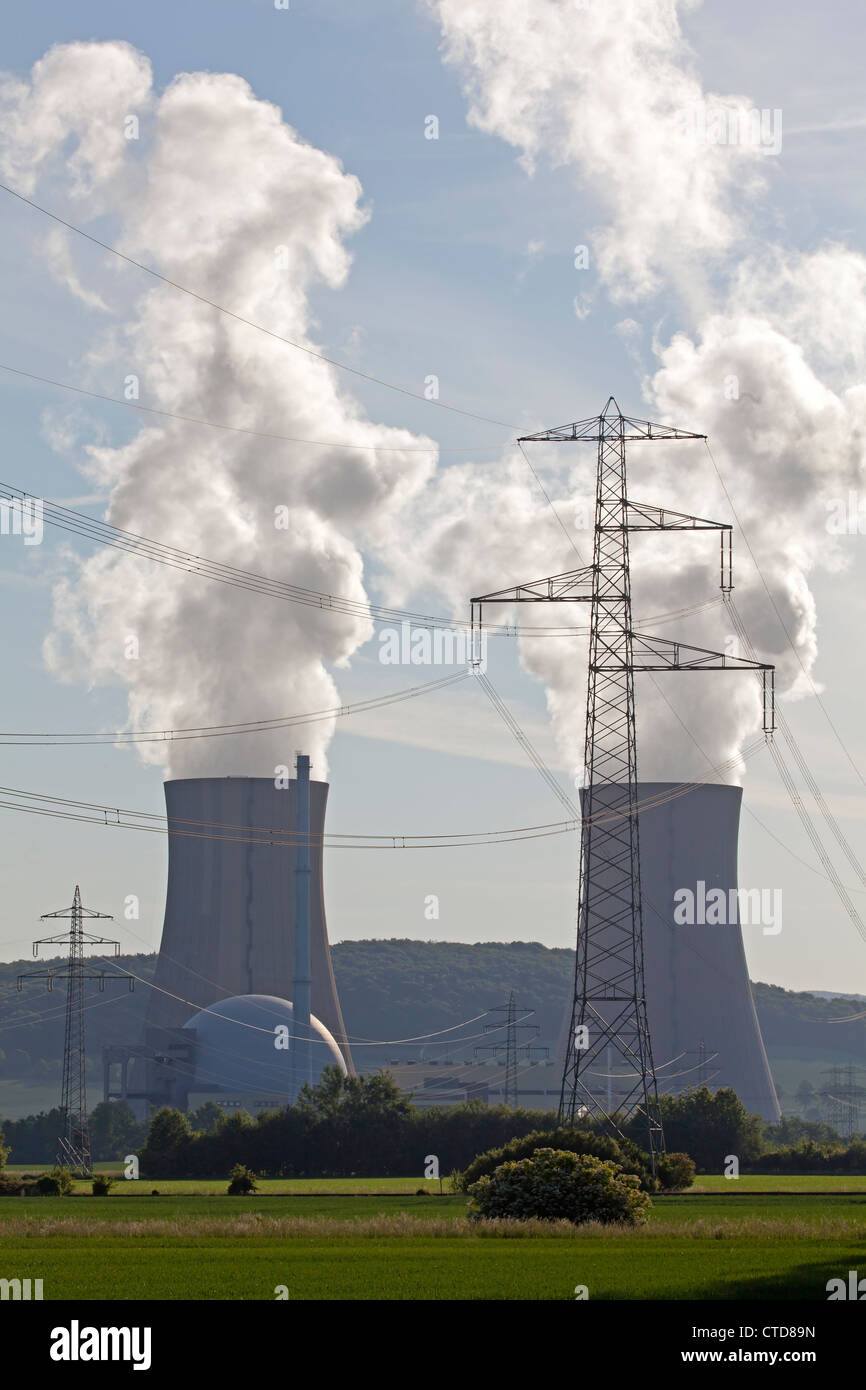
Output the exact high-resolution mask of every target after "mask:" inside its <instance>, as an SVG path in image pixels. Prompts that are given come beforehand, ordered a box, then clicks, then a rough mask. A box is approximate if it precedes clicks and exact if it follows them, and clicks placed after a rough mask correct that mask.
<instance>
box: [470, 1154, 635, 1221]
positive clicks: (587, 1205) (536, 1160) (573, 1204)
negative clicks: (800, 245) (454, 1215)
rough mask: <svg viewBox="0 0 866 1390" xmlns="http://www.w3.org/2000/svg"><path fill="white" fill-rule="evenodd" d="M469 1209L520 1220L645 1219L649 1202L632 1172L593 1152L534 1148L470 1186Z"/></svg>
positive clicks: (476, 1215)
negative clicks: (531, 1151)
mask: <svg viewBox="0 0 866 1390" xmlns="http://www.w3.org/2000/svg"><path fill="white" fill-rule="evenodd" d="M469 1195H470V1197H471V1199H472V1200H471V1202H470V1207H469V1212H470V1216H471V1217H472V1218H473V1219H475V1220H480V1219H482V1218H484V1217H497V1216H500V1217H501V1216H510V1217H514V1218H516V1219H517V1220H521V1221H525V1220H528V1219H530V1218H533V1217H534V1218H540V1219H541V1220H546V1221H556V1220H565V1221H573V1222H574V1223H575V1224H576V1225H579V1224H581V1223H583V1222H585V1221H603V1222H606V1223H607V1222H611V1221H619V1222H625V1223H627V1224H628V1225H635V1224H636V1223H637V1222H640V1221H645V1220H646V1212H647V1208H648V1207H649V1206H650V1205H651V1203H650V1199H649V1197H648V1196H647V1194H646V1193H645V1192H642V1191H641V1190H640V1179H639V1178H638V1177H637V1175H636V1174H635V1173H625V1172H624V1171H623V1170H622V1168H621V1167H620V1166H619V1165H618V1164H616V1163H611V1162H610V1161H609V1160H605V1159H601V1158H597V1157H596V1156H595V1155H594V1154H578V1153H570V1152H568V1151H567V1150H565V1149H537V1150H536V1151H535V1153H534V1154H533V1155H532V1157H531V1158H523V1159H520V1160H519V1161H518V1162H510V1163H502V1164H500V1165H499V1167H498V1168H496V1169H495V1170H494V1172H493V1173H492V1174H490V1175H486V1176H484V1177H482V1178H479V1179H478V1181H477V1182H475V1183H472V1185H471V1186H470V1188H469Z"/></svg>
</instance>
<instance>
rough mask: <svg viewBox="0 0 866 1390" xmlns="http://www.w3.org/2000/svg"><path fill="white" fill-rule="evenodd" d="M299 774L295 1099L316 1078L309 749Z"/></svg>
mask: <svg viewBox="0 0 866 1390" xmlns="http://www.w3.org/2000/svg"><path fill="white" fill-rule="evenodd" d="M296 778H297V798H298V799H297V809H296V812H295V828H296V837H297V848H296V851H295V977H294V982H293V985H292V1005H293V1008H292V1019H293V1023H294V1026H293V1028H292V1032H293V1033H294V1035H295V1036H294V1038H293V1039H292V1041H293V1045H294V1049H295V1065H294V1068H293V1073H294V1083H295V1084H294V1094H293V1096H292V1101H295V1100H297V1098H298V1093H299V1091H300V1089H301V1087H302V1086H303V1085H304V1084H305V1083H307V1084H309V1083H311V1082H312V1079H313V1073H312V1053H311V1047H310V1011H311V1010H310V990H311V985H312V980H311V974H310V759H309V757H308V756H307V754H306V753H299V754H298V755H297V768H296Z"/></svg>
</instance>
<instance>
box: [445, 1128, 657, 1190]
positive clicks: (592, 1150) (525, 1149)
mask: <svg viewBox="0 0 866 1390" xmlns="http://www.w3.org/2000/svg"><path fill="white" fill-rule="evenodd" d="M539 1149H557V1150H560V1151H563V1150H565V1151H566V1152H568V1153H577V1154H592V1155H593V1156H594V1157H595V1158H601V1159H605V1160H607V1161H608V1162H610V1163H616V1164H617V1165H618V1166H619V1167H620V1168H621V1169H622V1170H623V1172H624V1173H634V1174H635V1175H636V1177H637V1178H638V1179H639V1180H640V1185H641V1187H642V1188H643V1190H644V1191H645V1192H654V1191H655V1190H656V1183H655V1181H654V1179H653V1176H652V1170H651V1169H650V1165H649V1158H648V1157H647V1155H646V1154H645V1153H644V1152H643V1151H642V1150H641V1149H639V1148H638V1147H637V1145H636V1144H633V1143H632V1142H631V1140H630V1139H614V1138H612V1136H610V1135H608V1134H597V1133H596V1132H595V1131H594V1130H591V1129H570V1128H567V1127H566V1126H564V1125H560V1126H559V1127H558V1128H556V1129H547V1130H540V1129H537V1130H534V1131H533V1132H532V1133H531V1134H524V1135H522V1136H520V1137H519V1138H517V1139H512V1140H511V1141H510V1142H509V1143H508V1144H503V1145H502V1147H501V1148H499V1149H488V1150H487V1152H486V1153H482V1154H478V1156H477V1157H476V1158H474V1159H473V1160H472V1162H471V1163H470V1164H469V1167H468V1168H467V1169H466V1170H465V1172H464V1173H463V1174H462V1176H461V1177H460V1178H459V1181H460V1185H461V1187H462V1189H463V1191H464V1192H468V1191H469V1188H470V1187H471V1185H472V1184H473V1183H474V1182H477V1181H478V1179H479V1178H483V1177H489V1176H490V1174H491V1173H492V1172H493V1171H494V1169H496V1168H498V1167H499V1165H500V1164H501V1163H507V1162H509V1161H510V1160H511V1159H515V1160H517V1159H521V1158H530V1157H531V1156H532V1154H534V1153H536V1152H537V1150H539Z"/></svg>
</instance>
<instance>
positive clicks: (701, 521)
mask: <svg viewBox="0 0 866 1390" xmlns="http://www.w3.org/2000/svg"><path fill="white" fill-rule="evenodd" d="M601 529H602V531H621V530H626V531H732V530H733V529H734V528H733V526H732V525H731V523H730V522H729V521H708V520H707V518H706V517H703V516H691V515H690V513H688V512H676V511H674V509H673V508H672V507H656V506H653V505H652V504H651V503H649V502H635V501H633V500H632V498H631V497H629V498H628V499H627V501H626V504H625V522H624V523H623V525H622V526H610V525H607V526H602V528H601Z"/></svg>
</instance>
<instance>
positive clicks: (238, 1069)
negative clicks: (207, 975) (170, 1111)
mask: <svg viewBox="0 0 866 1390" xmlns="http://www.w3.org/2000/svg"><path fill="white" fill-rule="evenodd" d="M187 1030H189V1031H190V1032H194V1042H193V1050H192V1063H191V1067H190V1072H191V1074H190V1077H189V1083H188V1085H189V1103H190V1108H194V1107H195V1106H196V1105H198V1104H200V1103H201V1102H202V1101H204V1100H207V1099H211V1100H215V1101H217V1103H218V1104H220V1105H225V1106H226V1107H227V1108H230V1107H231V1106H236V1107H238V1108H241V1107H242V1108H244V1109H247V1110H249V1111H250V1112H251V1113H255V1112H256V1111H257V1110H261V1109H266V1108H272V1107H279V1106H283V1105H286V1104H288V1102H289V1099H290V1097H291V1095H292V1094H293V1074H292V1068H293V1063H294V1058H295V1042H296V1038H295V1027H294V1020H293V1008H292V1004H291V1003H290V1001H289V1000H288V999H278V998H276V996H274V995H271V994H238V995H233V996H232V997H230V998H228V999H218V1000H217V1001H216V1003H214V1004H211V1005H210V1007H209V1008H207V1009H202V1010H201V1011H200V1012H199V1013H197V1014H194V1015H193V1017H192V1018H191V1019H189V1020H188V1022H187V1023H185V1024H184V1027H183V1030H182V1031H184V1032H186V1031H187ZM310 1034H311V1036H310V1051H311V1053H312V1079H313V1085H316V1083H317V1082H318V1080H319V1078H320V1077H321V1074H322V1071H323V1070H324V1068H325V1067H326V1066H337V1067H339V1068H340V1071H341V1072H342V1073H343V1075H346V1074H347V1068H346V1063H345V1061H344V1060H343V1055H342V1053H341V1051H340V1049H339V1047H338V1046H337V1043H336V1041H335V1039H334V1038H333V1036H332V1034H331V1033H329V1032H328V1029H327V1028H326V1027H325V1025H324V1024H323V1023H321V1022H320V1021H319V1019H317V1018H311V1020H310Z"/></svg>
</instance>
